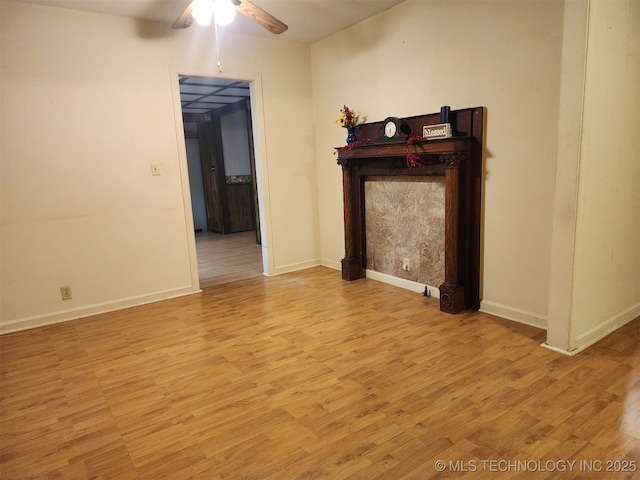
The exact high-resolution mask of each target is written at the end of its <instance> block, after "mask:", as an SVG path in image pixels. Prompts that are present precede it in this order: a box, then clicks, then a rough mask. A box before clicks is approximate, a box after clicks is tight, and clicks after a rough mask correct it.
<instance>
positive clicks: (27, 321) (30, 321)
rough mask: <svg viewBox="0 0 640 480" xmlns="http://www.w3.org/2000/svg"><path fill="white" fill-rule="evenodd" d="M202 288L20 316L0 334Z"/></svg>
mask: <svg viewBox="0 0 640 480" xmlns="http://www.w3.org/2000/svg"><path fill="white" fill-rule="evenodd" d="M201 291H202V290H194V289H193V287H191V286H189V287H181V288H176V289H172V290H165V291H162V292H156V293H152V294H148V295H140V296H136V297H129V298H123V299H121V300H116V301H114V302H104V303H97V304H94V305H89V306H84V307H77V308H72V309H69V310H64V311H60V312H55V313H49V314H45V315H38V316H34V317H27V318H20V319H18V320H12V321H10V322H6V323H2V324H0V335H3V334H5V333H12V332H19V331H21V330H27V329H30V328H37V327H44V326H46V325H53V324H55V323H62V322H68V321H70V320H77V319H79V318H85V317H90V316H92V315H98V314H101V313H107V312H113V311H116V310H122V309H125V308H130V307H137V306H139V305H145V304H147V303H154V302H159V301H161V300H169V299H170V298H177V297H183V296H185V295H191V294H194V293H199V292H201Z"/></svg>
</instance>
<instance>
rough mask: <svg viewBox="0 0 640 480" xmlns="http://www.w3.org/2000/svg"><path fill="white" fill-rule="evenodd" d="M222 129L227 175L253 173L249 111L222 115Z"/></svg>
mask: <svg viewBox="0 0 640 480" xmlns="http://www.w3.org/2000/svg"><path fill="white" fill-rule="evenodd" d="M220 131H221V135H222V152H223V155H224V173H225V175H226V176H230V175H251V159H250V157H249V139H248V138H247V112H246V111H245V110H237V111H235V112H230V113H227V114H224V115H222V116H221V117H220Z"/></svg>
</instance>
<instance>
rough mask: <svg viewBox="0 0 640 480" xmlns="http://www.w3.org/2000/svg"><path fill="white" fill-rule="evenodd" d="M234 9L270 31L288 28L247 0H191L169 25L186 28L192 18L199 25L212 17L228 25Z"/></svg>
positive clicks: (205, 23) (208, 22) (233, 15)
mask: <svg viewBox="0 0 640 480" xmlns="http://www.w3.org/2000/svg"><path fill="white" fill-rule="evenodd" d="M236 10H238V11H239V12H240V13H242V14H243V15H246V16H247V17H249V18H250V19H251V20H253V21H254V22H256V23H258V24H259V25H261V26H262V27H264V28H266V29H267V30H269V31H270V32H271V33H275V34H279V33H282V32H285V31H286V30H287V29H288V28H289V27H288V26H287V25H286V24H284V23H282V22H281V21H280V20H278V19H277V18H276V17H274V16H273V15H271V14H269V13H267V12H265V11H264V10H262V9H261V8H260V7H258V6H256V5H254V4H253V3H251V2H249V1H248V0H193V1H192V2H191V3H190V4H189V6H188V7H187V8H185V9H184V11H183V12H182V13H181V14H180V16H179V17H178V18H177V19H176V21H175V22H173V25H172V26H171V27H172V28H187V27H189V26H191V24H192V23H193V21H194V20H196V21H197V22H198V23H200V24H201V25H209V24H210V23H211V19H212V18H214V19H215V21H216V23H217V24H218V25H228V24H229V23H231V22H232V21H233V18H234V17H235V14H236Z"/></svg>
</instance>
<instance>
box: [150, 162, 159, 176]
mask: <svg viewBox="0 0 640 480" xmlns="http://www.w3.org/2000/svg"><path fill="white" fill-rule="evenodd" d="M151 175H153V176H154V177H156V176H158V175H160V164H159V163H156V162H151Z"/></svg>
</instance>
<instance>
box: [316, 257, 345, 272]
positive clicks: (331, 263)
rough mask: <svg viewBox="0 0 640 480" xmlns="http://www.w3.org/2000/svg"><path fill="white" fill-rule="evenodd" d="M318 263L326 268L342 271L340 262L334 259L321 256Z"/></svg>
mask: <svg viewBox="0 0 640 480" xmlns="http://www.w3.org/2000/svg"><path fill="white" fill-rule="evenodd" d="M320 265H322V266H323V267H327V268H332V269H334V270H338V271H342V263H340V262H337V261H335V260H327V259H326V258H323V259H321V260H320Z"/></svg>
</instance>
